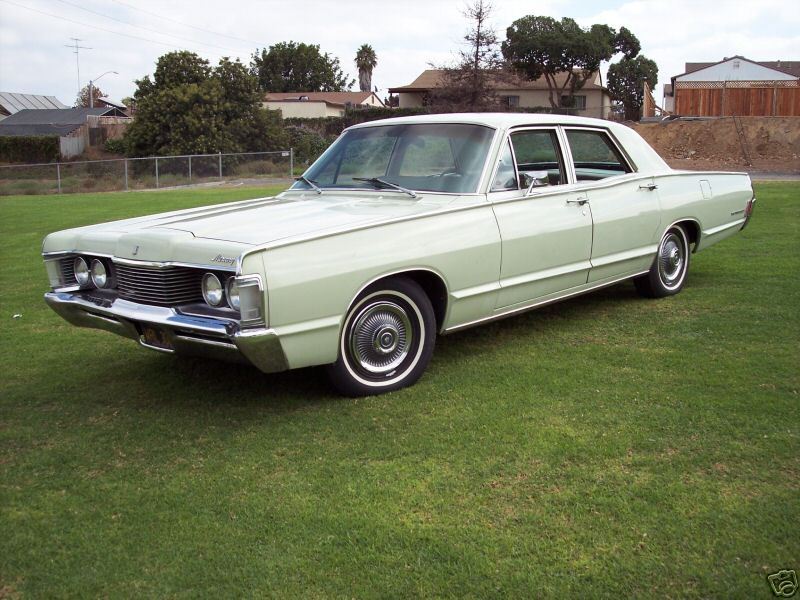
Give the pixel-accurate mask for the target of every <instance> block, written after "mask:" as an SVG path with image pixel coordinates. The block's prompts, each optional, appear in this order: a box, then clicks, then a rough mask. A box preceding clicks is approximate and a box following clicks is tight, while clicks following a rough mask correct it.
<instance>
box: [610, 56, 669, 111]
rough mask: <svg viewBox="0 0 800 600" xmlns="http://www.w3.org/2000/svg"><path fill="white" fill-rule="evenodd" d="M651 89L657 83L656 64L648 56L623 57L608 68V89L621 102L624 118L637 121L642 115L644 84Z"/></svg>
mask: <svg viewBox="0 0 800 600" xmlns="http://www.w3.org/2000/svg"><path fill="white" fill-rule="evenodd" d="M645 82H647V84H648V85H649V86H650V89H653V88H654V87H655V86H656V84H657V83H658V66H657V65H656V63H655V62H654V61H652V60H650V59H649V58H647V57H645V56H642V55H639V56H637V57H636V58H623V59H622V60H620V61H619V62H618V63H615V64H613V65H611V66H610V67H609V68H608V91H609V92H611V96H612V97H613V98H614V100H617V101H619V102H621V103H622V106H623V108H624V109H625V118H626V119H628V120H630V121H638V120H639V119H640V118H641V116H642V104H643V103H644V84H645Z"/></svg>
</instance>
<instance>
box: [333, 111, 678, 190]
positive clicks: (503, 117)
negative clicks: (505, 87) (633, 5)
mask: <svg viewBox="0 0 800 600" xmlns="http://www.w3.org/2000/svg"><path fill="white" fill-rule="evenodd" d="M423 123H463V124H470V125H483V126H486V127H491V128H493V129H497V130H499V131H501V132H503V131H507V130H508V129H510V128H512V127H523V126H526V125H534V126H536V125H566V126H581V127H598V128H603V129H607V130H608V131H610V132H612V134H613V135H614V137H616V138H617V140H618V141H619V142H620V143H621V144H622V147H623V148H624V150H625V151H626V152H627V153H628V155H629V156H630V157H631V158H632V159H633V162H634V164H635V165H636V170H637V171H639V172H643V173H649V174H653V175H655V174H657V173H668V172H670V171H671V169H670V168H669V166H668V165H667V163H666V162H664V159H663V158H661V157H660V156H659V155H658V154H657V153H656V151H655V150H653V148H652V147H651V146H650V145H649V144H648V143H647V142H645V141H644V139H642V137H641V136H640V135H639V134H638V133H637V132H635V131H634V130H633V129H631V128H630V127H627V126H626V125H624V124H622V123H615V122H613V121H606V120H604V119H592V118H590V117H575V116H572V115H555V114H550V113H546V114H542V113H443V114H436V115H416V116H411V117H393V118H389V119H380V120H377V121H367V122H366V123H359V124H358V125H353V126H352V127H348V129H346V130H345V131H348V130H350V129H362V128H365V127H381V126H385V125H412V124H423Z"/></svg>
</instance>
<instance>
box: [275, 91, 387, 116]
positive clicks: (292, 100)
mask: <svg viewBox="0 0 800 600" xmlns="http://www.w3.org/2000/svg"><path fill="white" fill-rule="evenodd" d="M264 100H265V101H264V102H263V104H262V106H263V107H264V108H268V109H270V110H280V111H281V114H282V115H283V118H284V119H292V118H300V119H316V118H321V117H342V116H344V113H345V110H346V109H347V108H349V107H361V108H370V107H382V106H384V104H383V102H382V101H381V99H380V98H378V96H376V95H375V93H374V92H268V93H267V94H266V95H265V97H264Z"/></svg>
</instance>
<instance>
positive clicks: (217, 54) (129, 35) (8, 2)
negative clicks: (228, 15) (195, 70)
mask: <svg viewBox="0 0 800 600" xmlns="http://www.w3.org/2000/svg"><path fill="white" fill-rule="evenodd" d="M0 2H5V3H6V4H12V5H14V6H17V7H19V8H24V9H25V10H29V11H31V12H35V13H39V14H40V15H45V16H47V17H52V18H54V19H60V20H61V21H66V22H67V23H73V24H75V25H80V26H81V27H90V28H92V29H97V30H98V31H104V32H106V33H111V34H113V35H119V36H122V37H126V38H131V39H134V40H139V41H141V42H150V43H153V44H159V45H161V46H167V47H169V48H174V49H176V50H185V49H186V47H185V46H176V45H175V44H168V43H167V42H161V41H158V40H151V39H149V38H144V37H141V36H138V35H132V34H130V33H122V32H121V31H114V30H113V29H106V28H105V27H100V26H99V25H90V24H89V23H82V22H80V21H76V20H75V19H70V18H68V17H62V16H61V15H54V14H53V13H49V12H45V11H43V10H39V9H36V8H31V7H30V6H25V5H24V4H19V3H17V2H13V1H12V0H0ZM211 55H212V56H216V57H221V56H222V55H221V54H219V53H211Z"/></svg>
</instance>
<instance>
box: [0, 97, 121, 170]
mask: <svg viewBox="0 0 800 600" xmlns="http://www.w3.org/2000/svg"><path fill="white" fill-rule="evenodd" d="M108 118H110V119H111V120H112V121H114V123H115V124H119V122H120V121H122V120H123V119H126V120H127V121H128V122H129V121H130V120H131V119H129V118H128V117H127V116H126V115H125V113H123V112H122V111H121V110H119V109H117V108H113V107H100V108H51V109H23V110H20V111H17V112H16V113H14V114H13V115H10V116H8V117H6V118H5V119H3V120H2V121H0V136H23V135H24V136H37V135H56V136H58V137H59V141H60V148H61V156H63V157H64V158H69V157H72V156H78V155H79V154H82V153H83V151H84V150H85V149H86V146H87V145H89V143H90V141H92V142H93V144H92V145H95V143H94V142H97V143H102V142H104V141H105V139H103V138H104V137H105V136H104V135H103V129H102V119H108ZM93 130H94V131H93Z"/></svg>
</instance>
